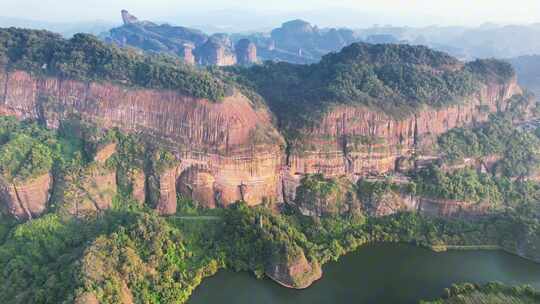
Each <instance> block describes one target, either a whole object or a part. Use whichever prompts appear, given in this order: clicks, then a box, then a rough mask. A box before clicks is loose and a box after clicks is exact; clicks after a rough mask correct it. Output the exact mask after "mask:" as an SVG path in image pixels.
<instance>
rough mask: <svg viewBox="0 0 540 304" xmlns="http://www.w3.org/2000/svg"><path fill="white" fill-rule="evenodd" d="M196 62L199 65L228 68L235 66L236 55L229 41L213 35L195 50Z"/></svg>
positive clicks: (224, 37)
mask: <svg viewBox="0 0 540 304" xmlns="http://www.w3.org/2000/svg"><path fill="white" fill-rule="evenodd" d="M196 57H197V62H198V63H199V64H201V65H217V66H228V65H234V64H236V55H235V53H234V50H233V49H232V43H231V41H230V39H229V38H228V37H227V36H226V35H223V34H215V35H214V36H212V37H210V39H208V41H207V42H206V43H205V44H203V45H201V46H200V47H199V48H197V50H196Z"/></svg>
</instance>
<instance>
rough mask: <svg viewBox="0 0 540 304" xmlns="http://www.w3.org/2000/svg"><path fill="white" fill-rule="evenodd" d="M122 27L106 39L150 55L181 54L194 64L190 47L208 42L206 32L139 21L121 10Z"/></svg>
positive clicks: (115, 29) (105, 37)
mask: <svg viewBox="0 0 540 304" xmlns="http://www.w3.org/2000/svg"><path fill="white" fill-rule="evenodd" d="M122 21H123V23H124V24H123V25H122V26H120V27H116V28H113V29H111V30H110V31H109V33H108V35H106V36H104V37H103V39H104V40H105V41H106V42H108V43H111V44H115V45H118V46H121V47H127V46H131V47H135V48H139V49H141V50H144V51H148V52H164V53H170V54H174V55H179V56H180V57H182V58H184V60H185V61H186V62H188V63H189V62H191V58H190V52H191V49H192V48H191V49H190V48H189V47H191V46H193V48H196V47H199V46H201V45H202V44H204V43H205V42H206V41H207V40H208V35H206V34H204V33H203V32H201V31H199V30H196V29H191V28H187V27H182V26H171V25H169V24H161V25H158V24H155V23H152V22H149V21H140V20H138V19H137V18H136V17H135V16H133V15H131V14H130V13H128V12H127V11H126V10H123V11H122Z"/></svg>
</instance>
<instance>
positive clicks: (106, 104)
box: [0, 71, 521, 210]
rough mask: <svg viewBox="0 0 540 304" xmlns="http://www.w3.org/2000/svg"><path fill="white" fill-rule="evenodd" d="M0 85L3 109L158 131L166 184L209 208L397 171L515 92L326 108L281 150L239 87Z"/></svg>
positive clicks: (13, 76)
mask: <svg viewBox="0 0 540 304" xmlns="http://www.w3.org/2000/svg"><path fill="white" fill-rule="evenodd" d="M0 87H2V88H5V90H1V91H0V113H1V114H4V115H15V116H17V117H19V118H21V119H24V118H32V119H40V120H42V121H44V122H46V124H47V126H49V127H51V128H56V127H58V125H59V121H60V120H61V119H63V118H65V117H66V116H67V115H68V114H69V113H78V115H80V116H81V118H83V119H85V120H89V121H93V122H96V123H98V124H99V125H100V126H101V127H103V128H112V127H118V128H120V129H121V130H122V131H124V132H146V133H149V134H153V135H155V136H157V137H159V138H162V139H165V140H166V141H167V142H169V143H170V148H171V149H172V150H174V151H176V154H177V158H178V159H179V160H180V161H181V166H180V169H179V172H178V173H177V175H176V180H175V181H174V183H173V182H171V183H170V185H171V186H169V187H168V188H169V189H173V188H177V190H178V191H179V192H181V193H182V194H183V195H187V196H190V197H193V198H195V199H196V200H200V201H201V204H202V205H204V206H208V207H214V206H226V205H228V204H230V203H232V202H234V201H237V200H242V199H243V200H245V201H247V203H248V204H250V205H256V204H259V203H261V202H262V201H268V200H270V201H278V202H279V201H283V200H285V201H289V202H293V201H294V198H295V195H296V187H297V186H298V185H299V184H300V181H301V179H302V178H303V176H305V174H312V173H321V174H323V175H324V176H327V177H340V176H345V177H347V178H348V179H349V180H351V181H353V182H356V180H357V179H358V178H359V177H360V176H363V175H366V174H368V173H377V174H378V173H384V172H388V171H393V170H395V169H400V168H396V167H400V166H397V164H400V163H401V164H402V165H401V167H404V163H403V162H400V161H398V160H400V159H403V158H405V159H406V158H409V157H410V156H411V155H412V154H413V152H415V150H417V149H418V147H419V146H421V145H422V144H423V143H424V144H426V143H429V142H430V141H432V140H433V138H435V136H436V135H438V134H441V133H443V132H446V131H447V130H449V129H451V128H455V127H460V126H464V125H470V124H474V123H475V122H480V121H485V120H486V119H487V118H488V115H489V113H491V112H495V111H503V110H505V109H506V106H507V102H506V99H508V98H509V97H511V96H512V95H513V94H517V93H520V92H521V90H520V88H519V86H517V84H516V81H515V80H513V81H511V82H508V83H505V84H497V83H495V84H490V85H487V86H485V87H484V88H483V89H482V90H481V92H480V93H479V94H477V95H475V96H471V97H470V98H469V99H468V100H466V101H464V102H463V103H460V104H457V105H453V106H450V107H447V108H442V109H433V108H426V109H425V110H423V111H420V112H418V113H417V114H416V115H414V116H411V117H407V118H403V119H395V118H392V117H389V116H387V115H385V114H384V113H382V112H377V111H373V110H370V109H368V108H365V107H351V106H339V107H335V108H334V109H332V110H331V111H330V112H328V113H327V114H325V115H324V116H323V117H322V119H321V121H320V123H319V124H318V125H314V126H308V127H305V128H304V129H302V130H300V131H301V134H302V137H303V138H304V140H303V142H302V143H301V144H302V145H303V146H304V147H312V148H309V149H304V151H301V150H294V149H292V152H290V153H289V154H288V155H285V153H284V149H283V146H284V141H283V138H282V137H281V135H280V134H279V133H278V132H277V130H276V128H275V127H274V125H273V123H272V119H271V114H270V113H269V111H268V109H267V108H266V107H265V106H261V105H256V104H254V103H253V102H252V101H250V100H249V99H247V98H246V97H245V96H243V95H242V94H240V93H238V92H236V93H234V94H233V95H231V96H229V97H226V98H225V99H224V100H223V101H221V102H218V103H213V102H210V101H208V100H204V99H196V98H192V97H188V96H183V95H180V94H178V93H176V92H173V91H160V90H149V89H129V88H125V87H121V86H118V85H113V84H106V83H85V82H80V81H73V80H62V79H59V78H53V77H49V78H37V77H33V76H31V75H30V74H28V73H26V72H22V71H14V72H5V71H4V72H1V73H0ZM293 144H295V143H293ZM401 169H403V168H401ZM141 184H142V183H140V184H139V185H141ZM168 185H169V184H168ZM139 189H141V187H139ZM167 206H168V205H167ZM164 210H172V207H170V209H169V207H167V208H165V209H164Z"/></svg>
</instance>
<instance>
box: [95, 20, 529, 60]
mask: <svg viewBox="0 0 540 304" xmlns="http://www.w3.org/2000/svg"><path fill="white" fill-rule="evenodd" d="M125 14H127V15H129V13H127V11H125V12H124V13H123V15H125ZM127 15H125V16H124V18H123V21H124V24H123V25H122V26H120V27H116V28H113V29H112V30H110V31H109V32H107V33H106V34H105V35H102V36H101V37H102V38H103V39H105V40H106V41H108V42H110V43H114V44H117V45H120V46H131V47H136V48H140V49H142V50H144V51H150V52H167V53H172V54H175V55H178V56H180V57H183V58H186V60H187V61H188V62H190V63H198V64H204V65H232V64H236V63H237V61H238V59H237V58H238V57H241V58H244V59H248V58H251V59H249V62H247V64H253V63H255V62H257V61H259V60H260V61H267V60H271V61H285V62H291V63H301V64H307V63H315V62H318V61H320V59H321V58H322V56H324V55H325V54H328V53H331V52H337V51H339V50H341V49H342V48H343V47H345V46H347V45H350V44H352V43H355V42H367V43H372V44H411V45H425V46H428V47H430V48H433V49H436V50H439V51H443V52H446V53H448V54H451V55H452V56H455V57H457V58H459V59H461V60H466V61H468V60H474V59H477V58H492V57H494V58H512V57H519V56H523V55H532V54H540V24H531V25H508V26H502V25H497V24H484V25H482V26H479V27H476V28H468V27H460V26H449V27H439V26H429V27H422V28H414V27H395V26H373V27H370V28H364V29H354V30H353V29H348V28H323V27H318V26H316V25H312V24H310V23H309V22H307V21H304V20H301V19H295V20H292V21H288V22H285V23H283V24H282V25H281V26H280V27H278V28H274V29H272V30H269V31H266V32H256V33H244V34H240V33H236V34H235V33H232V34H223V33H217V34H212V35H209V34H206V33H204V32H203V31H201V30H197V29H193V28H190V27H183V26H173V25H169V24H157V23H154V22H149V21H140V20H138V19H137V18H136V17H133V16H132V15H129V16H131V17H132V18H131V17H130V18H127V19H126V18H125V17H126V16H127ZM246 18H247V17H246ZM188 20H189V19H188ZM265 20H266V19H265ZM186 22H187V21H186ZM265 22H266V21H265ZM263 23H264V22H263ZM263 23H261V26H263ZM205 28H209V27H208V26H206V27H205ZM219 28H227V25H225V26H223V25H220V26H215V27H213V30H217V29H219ZM229 28H235V27H234V26H231V27H229ZM240 41H242V43H243V44H245V43H246V41H248V42H247V43H252V44H253V45H250V47H248V48H245V47H243V48H240V49H238V48H237V47H236V44H237V43H239V42H240ZM239 50H241V51H249V52H251V53H249V54H245V53H242V54H238V53H237V52H238V51H239Z"/></svg>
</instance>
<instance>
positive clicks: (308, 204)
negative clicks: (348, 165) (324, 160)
mask: <svg viewBox="0 0 540 304" xmlns="http://www.w3.org/2000/svg"><path fill="white" fill-rule="evenodd" d="M294 204H295V205H296V207H297V208H298V209H299V210H300V212H301V213H302V214H304V215H307V216H316V217H321V216H327V215H339V214H344V213H349V212H351V213H355V212H357V211H359V210H360V209H361V208H360V202H359V201H358V199H357V197H356V191H355V189H354V186H353V185H352V183H351V182H350V181H349V180H348V179H346V178H340V179H336V180H329V179H325V178H324V177H322V176H317V175H316V176H308V177H305V178H304V179H303V180H302V182H301V184H300V186H299V187H298V188H296V196H295V199H294Z"/></svg>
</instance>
